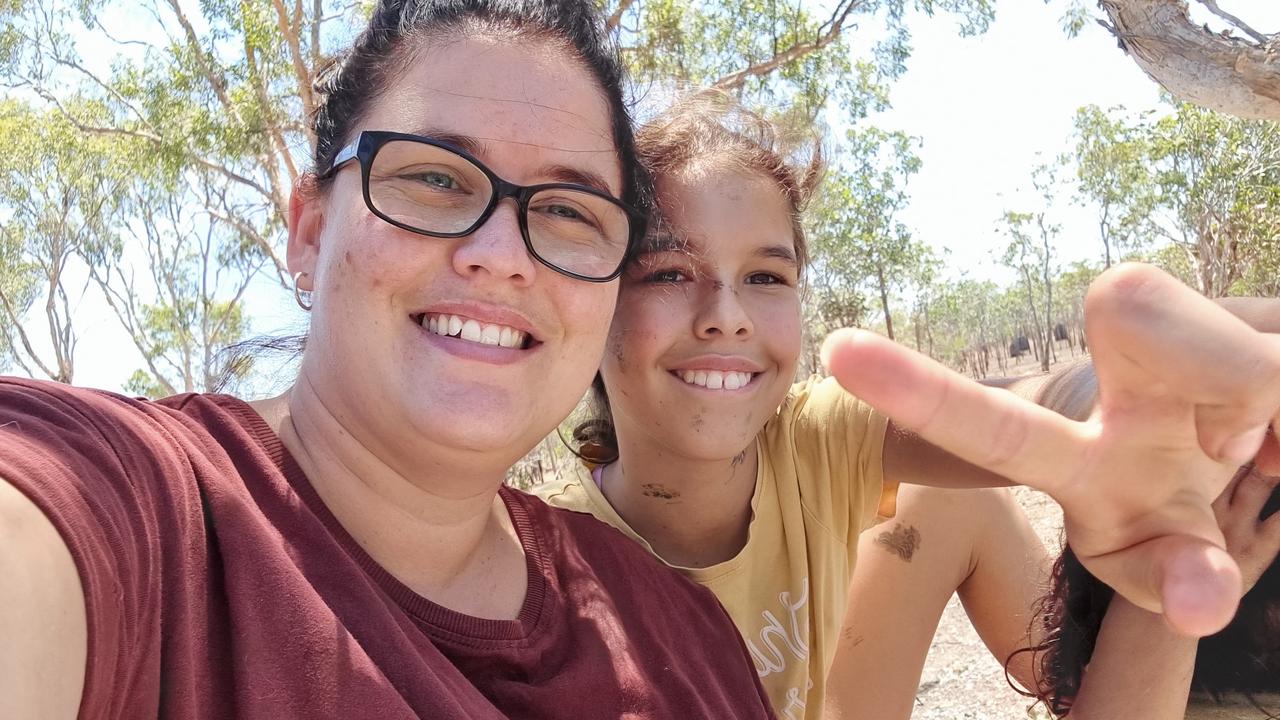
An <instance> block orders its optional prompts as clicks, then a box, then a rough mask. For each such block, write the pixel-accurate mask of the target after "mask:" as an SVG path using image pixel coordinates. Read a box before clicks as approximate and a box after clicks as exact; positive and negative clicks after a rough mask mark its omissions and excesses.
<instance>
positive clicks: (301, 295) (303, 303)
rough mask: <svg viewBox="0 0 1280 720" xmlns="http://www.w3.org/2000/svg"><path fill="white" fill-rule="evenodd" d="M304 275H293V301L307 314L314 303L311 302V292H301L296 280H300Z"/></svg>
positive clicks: (300, 273) (299, 273) (301, 273)
mask: <svg viewBox="0 0 1280 720" xmlns="http://www.w3.org/2000/svg"><path fill="white" fill-rule="evenodd" d="M305 275H306V273H304V272H296V273H294V274H293V301H294V302H296V303H298V307H300V308H302V309H303V310H305V311H307V312H311V307H312V305H313V304H314V303H312V302H311V291H310V290H303V289H302V288H300V287H298V280H300V279H302V278H303V277H304V276H305Z"/></svg>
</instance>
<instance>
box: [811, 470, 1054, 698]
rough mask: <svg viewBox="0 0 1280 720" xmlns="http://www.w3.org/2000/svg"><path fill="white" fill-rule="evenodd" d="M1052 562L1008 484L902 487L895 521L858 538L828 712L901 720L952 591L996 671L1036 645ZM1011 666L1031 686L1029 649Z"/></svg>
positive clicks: (830, 683) (829, 689)
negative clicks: (1035, 610)
mask: <svg viewBox="0 0 1280 720" xmlns="http://www.w3.org/2000/svg"><path fill="white" fill-rule="evenodd" d="M1048 561H1049V558H1048V555H1047V553H1046V551H1045V549H1044V546H1043V545H1042V544H1041V542H1040V539H1039V538H1038V537H1037V536H1036V534H1035V531H1034V530H1033V529H1032V527H1031V525H1030V523H1029V522H1028V521H1027V518H1026V516H1025V515H1024V514H1023V512H1022V509H1021V508H1020V507H1019V506H1018V504H1017V502H1016V501H1015V500H1014V498H1013V496H1012V494H1011V493H1010V492H1009V491H1007V490H1001V489H984V490H942V489H938V488H929V487H921V486H914V485H908V486H904V487H903V488H902V489H901V490H900V492H899V495H898V513H897V515H896V516H895V517H894V519H893V520H891V521H888V522H885V523H883V524H880V525H877V526H875V527H872V528H870V529H868V530H866V531H864V532H863V533H862V536H861V538H860V539H859V542H858V564H857V566H856V568H855V570H854V576H853V581H852V583H851V584H850V588H849V608H848V610H847V612H846V614H845V620H844V626H843V628H842V630H841V633H840V636H839V644H838V645H837V648H836V655H835V660H834V661H833V663H832V665H831V671H830V674H829V676H828V679H827V703H826V715H825V717H828V718H832V719H833V720H840V719H843V720H851V719H864V718H865V719H866V720H907V718H909V717H910V716H911V711H912V707H913V705H914V700H915V696H916V692H917V690H918V687H919V685H920V674H921V671H922V669H923V668H924V663H925V658H926V656H927V655H928V652H929V648H930V645H931V643H932V641H933V638H934V634H935V632H936V630H937V627H938V621H939V619H940V618H941V616H942V612H943V610H944V608H945V607H946V605H947V601H948V600H950V598H951V596H952V594H953V593H958V594H959V596H960V600H961V602H962V603H964V608H965V611H966V612H967V613H968V614H969V618H970V620H971V621H972V622H973V625H974V627H975V628H976V629H977V631H978V635H979V636H980V637H981V638H982V640H983V642H984V643H986V645H987V647H988V648H989V649H990V650H991V653H992V655H994V656H995V659H994V660H991V661H989V662H990V667H991V668H992V670H995V669H997V668H999V667H1000V666H1001V665H1003V664H1004V662H1005V659H1006V658H1008V657H1009V656H1010V655H1011V654H1013V653H1014V651H1015V650H1018V649H1019V648H1024V647H1027V646H1028V645H1029V644H1034V639H1032V640H1031V642H1029V641H1028V637H1027V630H1028V628H1029V627H1030V624H1031V614H1032V607H1033V604H1034V602H1035V600H1036V599H1037V598H1039V597H1040V596H1041V595H1043V594H1044V592H1045V587H1044V585H1043V583H1042V582H1041V581H1042V580H1043V579H1044V578H1045V577H1046V576H1047V570H1048V565H1049V562H1048ZM1009 670H1010V672H1011V673H1012V674H1013V675H1014V677H1015V678H1017V680H1018V681H1019V682H1021V683H1022V684H1023V685H1024V686H1027V687H1031V686H1032V685H1031V682H1032V681H1031V672H1030V671H1031V655H1030V653H1019V654H1018V655H1016V656H1015V657H1014V658H1013V662H1011V663H1010V666H1009Z"/></svg>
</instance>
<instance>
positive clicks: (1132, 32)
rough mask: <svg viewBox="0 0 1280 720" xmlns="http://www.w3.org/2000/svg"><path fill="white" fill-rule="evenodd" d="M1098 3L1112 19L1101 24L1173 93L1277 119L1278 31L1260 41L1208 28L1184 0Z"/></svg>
mask: <svg viewBox="0 0 1280 720" xmlns="http://www.w3.org/2000/svg"><path fill="white" fill-rule="evenodd" d="M1210 2H1211V3H1212V2H1213V0H1210ZM1099 5H1101V7H1102V9H1103V11H1104V12H1106V14H1107V17H1109V18H1110V19H1111V23H1112V24H1111V25H1108V24H1106V23H1101V24H1102V26H1103V27H1105V28H1107V29H1108V30H1110V31H1111V33H1112V34H1113V35H1115V36H1116V38H1117V39H1118V40H1119V41H1120V47H1121V48H1122V49H1123V50H1125V51H1126V52H1128V53H1129V55H1130V56H1131V57H1132V58H1133V59H1134V61H1135V62H1136V63H1138V67H1140V68H1142V70H1143V71H1144V72H1146V73H1147V75H1149V76H1150V77H1151V78H1152V79H1153V80H1155V81H1156V82H1158V83H1159V84H1160V85H1162V86H1164V88H1165V89H1166V90H1168V91H1169V92H1170V93H1172V94H1173V96H1174V97H1176V98H1178V99H1179V100H1185V101H1188V102H1193V103H1195V104H1197V105H1203V106H1204V107H1207V108H1210V109H1212V110H1217V111H1220V112H1225V113H1229V114H1232V115H1238V116H1240V117H1244V118H1254V119H1269V120H1280V46H1278V43H1277V38H1278V36H1275V35H1273V36H1270V37H1269V38H1266V39H1267V42H1265V43H1263V44H1261V45H1258V44H1253V43H1250V42H1248V41H1245V40H1241V39H1239V38H1235V37H1230V36H1224V35H1222V34H1218V33H1214V32H1210V31H1209V30H1208V29H1207V28H1204V27H1202V26H1197V25H1195V24H1194V23H1193V22H1192V21H1191V17H1190V16H1189V14H1188V9H1187V3H1186V1H1185V0H1099ZM1206 5H1207V3H1206ZM1214 5H1216V3H1214ZM1245 27H1247V26H1245ZM1263 37H1266V36H1263Z"/></svg>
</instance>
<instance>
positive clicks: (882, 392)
mask: <svg viewBox="0 0 1280 720" xmlns="http://www.w3.org/2000/svg"><path fill="white" fill-rule="evenodd" d="M822 354H823V360H824V364H825V365H826V366H827V369H828V370H829V371H830V372H831V374H832V375H833V376H835V378H836V380H837V381H838V382H839V383H840V385H841V386H843V387H844V389H845V390H848V391H849V392H850V393H852V394H853V395H856V396H857V397H859V398H861V399H862V400H863V401H864V402H866V403H867V404H868V405H871V406H872V407H874V408H876V409H877V410H879V411H880V412H882V413H884V414H885V415H887V416H889V417H890V418H892V419H893V421H894V422H895V423H896V424H898V425H901V426H902V427H905V428H907V429H909V430H912V431H914V432H915V433H917V434H918V435H920V437H922V438H924V439H925V440H927V441H929V442H931V443H933V444H934V445H937V446H938V447H940V448H942V449H943V450H946V451H948V452H950V453H952V454H953V455H956V456H958V457H960V458H962V459H964V460H966V461H968V462H970V463H973V464H974V465H978V466H980V467H983V468H986V469H987V470H990V471H992V472H994V473H997V474H999V475H1003V476H1004V477H1007V478H1009V479H1010V480H1013V481H1015V482H1020V483H1023V484H1026V485H1029V486H1031V487H1034V488H1037V489H1039V490H1044V491H1045V492H1049V493H1054V492H1055V491H1056V490H1057V489H1059V488H1060V487H1062V486H1063V485H1064V484H1066V483H1068V482H1070V480H1071V479H1072V478H1074V477H1076V476H1077V475H1078V474H1079V469H1080V467H1081V465H1082V463H1083V462H1084V459H1085V457H1086V453H1085V445H1086V443H1087V441H1088V439H1089V431H1088V428H1089V427H1090V426H1088V425H1086V424H1084V423H1078V422H1075V421H1072V420H1068V419H1067V418H1064V417H1062V416H1061V415H1059V414H1057V413H1055V412H1053V411H1051V410H1048V409H1046V408H1042V407H1040V406H1039V405H1036V404H1035V403H1033V402H1030V401H1028V400H1024V399H1022V398H1020V397H1018V396H1017V395H1015V394H1013V393H1011V392H1008V391H1005V390H997V389H995V388H989V387H984V386H982V385H980V384H978V383H977V382H974V381H973V380H970V379H969V378H966V377H964V376H963V375H960V374H959V373H956V372H954V371H952V370H950V369H948V368H946V367H944V366H943V365H941V364H939V363H937V362H935V361H933V360H931V359H929V358H927V357H925V356H923V355H921V354H919V353H916V352H914V351H912V350H909V349H907V348H905V347H903V346H901V345H898V344H897V343H895V342H893V341H892V340H889V339H887V338H882V337H880V336H879V335H876V334H875V333H871V332H867V331H864V330H837V331H836V332H834V333H832V334H831V335H830V336H828V337H827V340H826V342H825V343H824V344H823V348H822Z"/></svg>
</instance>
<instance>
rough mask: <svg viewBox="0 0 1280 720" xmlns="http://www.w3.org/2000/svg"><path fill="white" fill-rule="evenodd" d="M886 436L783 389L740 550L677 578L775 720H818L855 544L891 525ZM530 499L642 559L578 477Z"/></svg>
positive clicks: (842, 400) (892, 492) (824, 396)
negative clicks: (738, 645)
mask: <svg viewBox="0 0 1280 720" xmlns="http://www.w3.org/2000/svg"><path fill="white" fill-rule="evenodd" d="M885 427H886V421H885V418H884V417H883V416H882V415H880V414H879V413H876V412H874V411H873V410H872V409H871V408H870V407H869V406H867V405H865V404H864V403H862V402H861V401H859V400H858V399H856V398H854V397H852V396H851V395H849V394H848V393H846V392H845V391H844V390H843V389H842V388H841V387H840V386H839V385H838V384H836V382H835V381H834V380H832V379H825V380H820V379H817V378H813V379H810V380H808V381H806V382H802V383H798V384H796V385H795V386H793V387H792V389H791V392H790V393H789V394H788V395H787V399H786V400H785V401H784V402H783V404H782V407H781V408H779V410H778V414H777V415H776V416H775V417H774V418H773V419H771V420H770V421H769V423H768V424H767V425H765V427H764V430H762V431H761V432H760V435H759V437H757V439H756V447H757V450H758V453H759V457H760V462H759V469H758V471H757V476H756V487H755V493H754V494H753V495H752V498H751V509H752V518H751V526H750V530H749V536H748V539H747V543H746V545H745V546H744V547H743V548H742V550H741V551H740V552H739V553H738V554H737V555H736V556H734V557H733V558H732V559H730V560H727V561H725V562H723V563H720V564H718V565H713V566H711V567H706V568H682V567H677V568H676V569H677V570H680V571H681V572H683V573H684V574H685V575H687V576H688V577H690V578H692V579H693V580H694V581H696V582H698V583H700V584H702V585H705V586H706V587H708V588H710V589H711V591H712V592H714V593H715V594H716V596H717V597H719V598H720V602H721V603H722V604H723V605H724V607H725V609H726V610H728V611H729V615H730V616H731V617H732V618H733V621H734V622H735V623H736V624H737V626H738V630H739V631H740V632H741V633H742V636H743V638H744V639H745V640H746V644H747V648H748V649H749V650H750V652H751V657H752V659H753V660H754V662H755V666H756V671H757V672H758V673H759V674H760V680H761V682H762V683H763V684H764V687H765V690H766V691H768V693H769V697H770V699H771V700H772V701H773V706H774V709H775V710H776V711H777V713H778V717H779V718H781V719H782V720H797V719H799V718H805V717H808V718H816V717H820V716H821V714H822V701H823V696H824V694H825V692H826V687H825V679H826V672H827V668H828V667H830V665H831V660H832V658H833V657H834V655H835V649H836V642H837V640H838V638H837V635H838V633H839V632H840V627H841V625H842V623H843V621H844V614H845V607H846V605H847V604H848V594H849V581H850V579H851V578H852V576H853V567H854V562H855V561H856V557H857V549H858V535H859V533H861V532H862V530H863V528H866V527H869V526H870V525H873V524H875V522H876V521H877V517H879V518H885V517H891V516H892V515H893V512H894V500H895V498H896V495H897V487H896V486H890V487H886V486H884V474H883V472H882V464H881V456H882V451H883V448H884V434H885ZM535 492H536V493H537V494H538V495H540V496H541V497H542V498H543V499H544V500H546V501H547V502H548V503H550V504H552V505H555V506H557V507H563V508H568V509H571V510H578V511H582V512H589V513H591V514H592V515H595V516H596V517H597V518H599V519H601V520H603V521H605V522H607V523H609V524H610V525H613V526H614V527H616V528H618V529H619V530H621V531H622V532H623V533H625V534H626V535H628V536H630V537H631V538H632V539H633V540H635V541H637V542H639V543H640V544H642V545H644V546H645V547H646V548H649V550H650V551H651V552H652V547H650V546H649V544H648V543H647V542H645V540H644V538H642V537H640V536H639V535H637V534H636V533H635V531H634V530H632V529H631V528H630V527H628V526H627V523H626V522H625V521H624V520H623V519H622V518H621V517H620V516H619V515H618V514H617V512H615V511H614V509H613V507H612V506H610V505H609V502H608V500H606V499H605V497H604V495H603V494H602V493H601V492H600V489H599V488H598V487H597V486H596V484H595V481H594V480H593V479H592V478H591V474H590V472H589V471H588V470H587V469H586V468H585V467H581V468H580V470H579V472H578V473H577V474H576V476H575V477H573V478H571V479H569V480H565V481H561V482H557V483H548V484H546V485H542V486H540V487H538V488H535Z"/></svg>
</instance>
